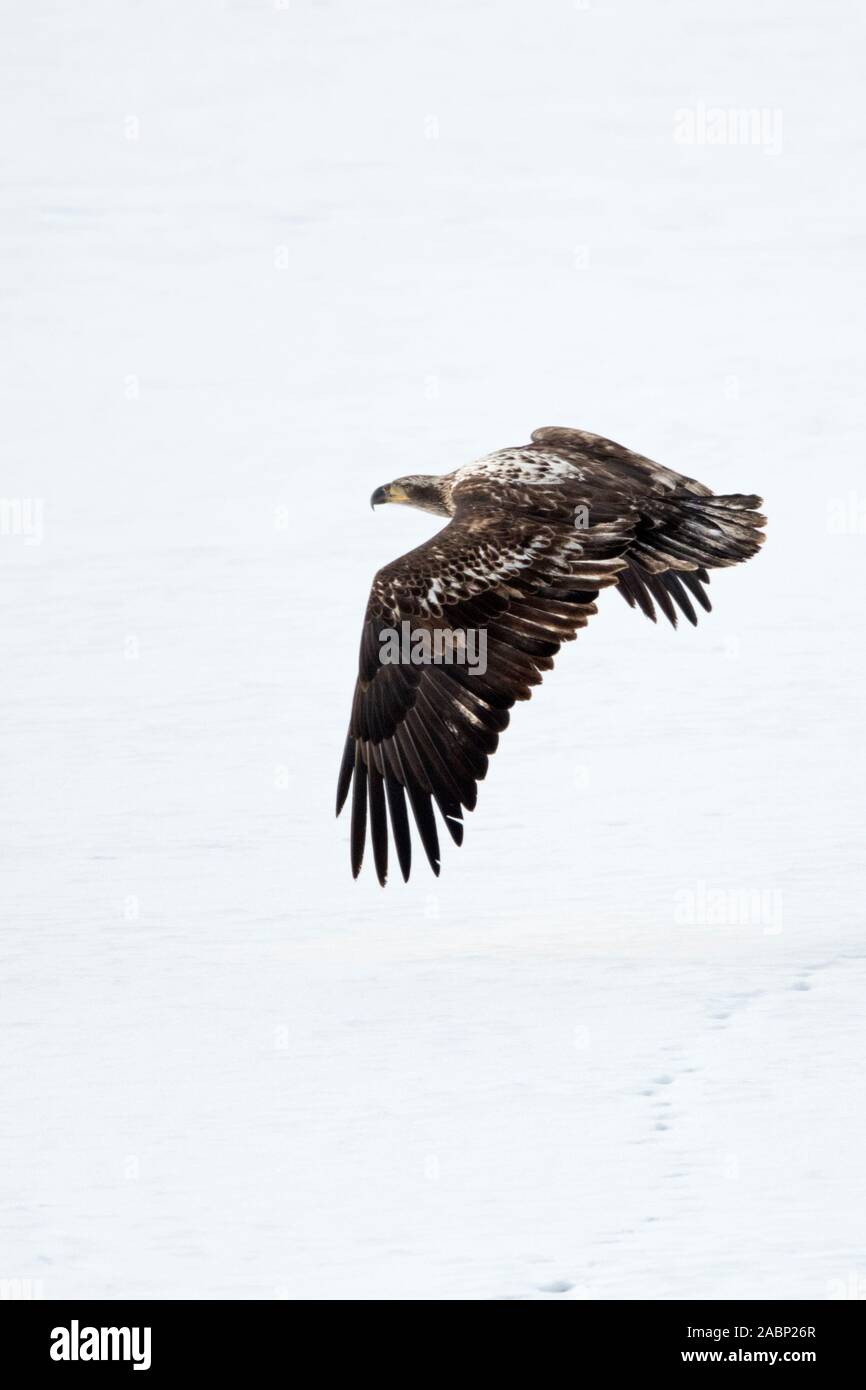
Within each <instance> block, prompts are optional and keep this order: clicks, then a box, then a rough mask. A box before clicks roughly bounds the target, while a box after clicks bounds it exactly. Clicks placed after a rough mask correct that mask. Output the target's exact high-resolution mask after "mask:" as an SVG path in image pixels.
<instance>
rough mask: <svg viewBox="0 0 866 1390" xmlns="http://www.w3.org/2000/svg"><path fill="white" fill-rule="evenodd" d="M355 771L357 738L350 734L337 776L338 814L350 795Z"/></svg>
mask: <svg viewBox="0 0 866 1390" xmlns="http://www.w3.org/2000/svg"><path fill="white" fill-rule="evenodd" d="M354 771H355V740H354V739H353V738H352V735H351V734H349V736H348V738H347V739H346V746H345V748H344V749H343V761H342V762H341V763H340V775H339V777H338V778H337V815H339V814H340V812H341V811H342V809H343V807H344V806H345V804H346V797H347V796H348V795H349V787H350V786H351V785H352V773H353V772H354Z"/></svg>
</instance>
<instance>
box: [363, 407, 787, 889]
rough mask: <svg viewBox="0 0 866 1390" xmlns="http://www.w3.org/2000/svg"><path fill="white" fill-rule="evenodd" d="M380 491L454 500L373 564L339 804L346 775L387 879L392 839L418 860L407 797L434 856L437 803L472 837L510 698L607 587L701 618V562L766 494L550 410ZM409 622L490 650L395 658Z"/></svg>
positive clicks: (747, 523)
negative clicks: (531, 424)
mask: <svg viewBox="0 0 866 1390" xmlns="http://www.w3.org/2000/svg"><path fill="white" fill-rule="evenodd" d="M371 502H372V504H373V505H374V506H375V505H377V504H379V503H381V502H398V503H402V504H404V505H408V506H414V507H418V508H420V509H422V510H424V511H429V512H432V513H433V514H434V515H437V516H442V517H446V518H448V524H447V525H446V526H445V527H443V528H442V529H441V530H440V531H439V532H438V533H437V534H436V535H434V536H433V537H432V538H431V539H430V540H428V541H426V542H425V543H424V544H423V545H420V546H418V547H417V548H416V549H415V550H411V551H409V553H408V554H406V555H403V556H401V557H400V559H398V560H395V561H393V562H392V563H391V564H389V565H385V566H384V567H383V568H382V569H381V570H379V572H378V574H377V575H376V577H375V578H374V580H373V585H372V589H371V592H370V597H369V601H368V604H367V611H366V613H365V616H364V626H363V630H362V634H361V648H360V659H359V672H358V680H357V682H356V686H355V695H354V699H353V702H352V712H351V718H350V721H349V732H348V735H347V739H346V744H345V749H344V754H343V761H342V765H341V768H340V776H339V782H338V788H337V814H338V815H339V813H340V810H341V809H342V807H343V804H344V802H345V801H346V798H347V796H348V794H349V791H350V789H351V791H352V813H351V834H350V841H351V863H352V872H353V874H354V875H355V876H356V877H357V874H358V872H359V871H360V868H361V863H362V860H363V857H364V849H365V844H366V841H367V835H368V830H369V835H370V840H371V842H372V849H373V859H374V864H375V868H376V873H377V876H378V878H379V881H380V883H382V884H384V883H385V881H386V879H387V875H388V854H389V843H390V842H392V841H393V845H394V848H395V850H396V854H397V860H398V863H399V866H400V869H401V872H402V874H403V877H404V879H408V877H409V872H410V868H411V861H412V836H411V830H410V819H409V812H410V811H411V813H412V818H413V820H414V822H415V826H416V830H417V833H418V836H419V838H420V841H421V844H422V846H423V848H424V851H425V853H426V856H427V859H428V861H429V863H430V866H431V868H432V870H433V872H434V873H435V874H438V873H439V868H440V862H441V856H440V848H439V831H438V826H437V821H436V815H435V813H434V809H433V808H434V805H435V807H436V808H437V810H438V812H439V815H440V818H441V820H442V822H443V824H444V826H445V828H446V829H447V831H448V832H449V834H450V836H451V838H452V839H453V840H454V841H455V843H456V844H458V845H459V844H460V843H462V839H463V812H464V810H470V811H471V810H473V809H474V808H475V803H476V798H477V786H478V783H479V782H480V781H481V780H483V778H484V777H485V775H486V773H487V767H488V762H489V759H490V756H491V755H492V754H493V753H494V752H495V751H496V748H497V745H498V742H499V736H500V734H502V733H503V732H504V730H505V729H506V727H507V725H508V720H509V710H510V709H511V707H512V705H513V704H514V703H515V701H517V700H526V699H528V698H529V696H530V695H531V692H532V687H533V686H534V685H538V684H539V682H540V681H541V679H542V675H543V673H544V672H545V671H548V670H550V669H551V668H552V666H553V658H554V656H555V655H556V653H557V652H558V651H559V648H560V646H561V644H562V643H563V642H567V641H571V640H572V639H573V638H574V637H575V636H576V634H577V632H578V631H579V630H580V629H581V628H582V627H585V626H586V624H587V622H588V620H589V618H590V617H591V616H593V614H595V613H596V611H597V608H596V602H595V601H596V599H597V597H598V595H599V593H600V591H601V590H602V589H604V588H610V587H614V586H615V587H617V588H618V589H619V592H620V593H621V594H622V596H623V598H624V599H625V601H626V602H627V603H628V604H629V605H630V606H631V607H633V608H634V607H637V608H639V609H640V610H641V611H642V612H643V613H645V614H646V616H647V617H649V618H651V619H652V621H655V620H656V607H658V608H659V609H660V610H661V612H662V613H663V614H664V615H665V617H666V618H667V619H668V620H669V621H670V622H671V623H672V624H673V625H674V626H676V624H677V615H678V613H679V614H682V615H684V616H685V617H686V618H687V619H688V621H689V622H691V623H696V622H697V615H696V610H695V603H697V604H698V605H699V606H700V607H702V608H704V609H705V610H706V611H707V612H709V610H710V602H709V598H708V597H707V594H706V586H707V584H708V583H709V570H710V569H714V568H719V567H726V566H730V565H735V564H738V563H740V562H741V561H742V560H746V559H748V558H749V557H750V556H752V555H754V554H755V552H756V551H757V550H758V548H759V547H760V545H761V543H762V541H763V539H764V536H763V532H762V530H761V527H763V525H764V524H765V519H764V517H763V516H761V514H760V513H759V512H758V510H757V508H758V507H759V506H760V505H761V500H760V498H758V497H754V496H751V495H749V496H744V495H742V494H728V495H724V496H716V495H714V494H713V493H712V492H711V490H710V489H709V488H708V487H706V486H704V484H702V483H699V482H697V481H695V479H693V478H688V477H685V476H683V475H681V474H679V473H675V472H674V471H673V470H671V469H669V468H664V467H662V465H660V464H657V463H655V462H653V461H652V460H651V459H648V458H644V457H643V456H642V455H640V454H635V453H632V452H631V451H630V450H628V449H626V448H624V447H623V446H622V445H620V444H616V443H614V442H613V441H612V440H609V439H604V438H602V437H601V436H600V435H595V434H589V433H588V432H586V431H583V430H573V429H566V428H562V427H558V426H556V427H554V426H551V427H547V428H545V429H540V430H536V431H535V432H534V434H533V435H532V441H531V443H530V444H528V445H525V446H523V447H520V448H508V449H500V450H498V451H497V452H495V453H492V454H488V455H486V456H485V457H483V458H480V459H477V460H476V461H475V462H474V463H469V464H466V465H464V466H463V467H461V468H457V469H455V470H454V471H453V472H451V473H448V474H445V475H444V476H442V477H429V476H424V475H418V474H410V475H407V476H406V477H403V478H398V479H397V480H396V481H395V482H393V483H389V484H387V485H386V486H385V487H381V488H377V490H376V491H375V492H374V494H373V497H372V498H371ZM401 626H402V627H403V628H404V630H411V632H412V633H413V635H414V636H416V637H418V638H419V643H420V638H423V637H424V636H425V635H426V636H429V637H430V638H431V639H432V638H433V637H439V636H441V634H442V633H443V632H447V633H450V634H454V633H456V634H458V640H457V642H456V643H454V644H451V645H450V646H449V647H448V650H449V651H451V652H452V655H453V652H454V651H456V652H457V653H458V657H459V655H460V653H461V652H465V649H466V648H467V645H468V644H467V642H466V641H465V634H467V633H470V632H471V634H472V636H473V637H474V638H478V637H482V636H483V645H484V650H485V660H484V664H483V668H482V666H481V665H480V664H479V665H477V666H475V667H470V666H467V665H466V664H465V663H463V662H462V661H461V660H459V659H457V660H454V659H452V660H449V661H448V662H438V663H428V664H424V663H419V662H418V661H417V660H416V659H415V658H414V657H413V656H410V655H409V654H408V651H409V649H408V648H407V647H406V646H405V644H404V656H403V657H402V658H401V659H400V660H392V659H389V660H385V659H384V658H383V651H384V646H383V638H384V635H385V634H390V633H392V632H394V631H395V630H396V629H399V628H401ZM459 634H463V635H464V638H463V640H462V646H461V640H460V639H459ZM419 643H416V644H415V646H414V647H413V648H412V650H413V651H415V650H417V649H418V645H419ZM421 645H423V644H421ZM440 648H441V643H439V644H438V645H437V648H436V649H437V650H439V649H440ZM389 828H390V833H389Z"/></svg>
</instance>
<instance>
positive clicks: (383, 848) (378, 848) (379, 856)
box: [367, 763, 388, 888]
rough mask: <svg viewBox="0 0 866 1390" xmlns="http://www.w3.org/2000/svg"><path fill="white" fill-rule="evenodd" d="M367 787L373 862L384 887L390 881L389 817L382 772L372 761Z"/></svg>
mask: <svg viewBox="0 0 866 1390" xmlns="http://www.w3.org/2000/svg"><path fill="white" fill-rule="evenodd" d="M367 788H368V791H369V794H370V839H371V840H372V842H373V862H374V864H375V865H376V877H377V878H378V880H379V883H380V884H381V886H382V887H383V888H384V887H385V884H386V883H387V881H388V818H387V815H386V813H385V789H384V786H383V784H382V774H381V772H380V771H379V769H378V768H377V767H375V766H374V765H373V764H372V763H371V765H370V768H369V774H368V782H367Z"/></svg>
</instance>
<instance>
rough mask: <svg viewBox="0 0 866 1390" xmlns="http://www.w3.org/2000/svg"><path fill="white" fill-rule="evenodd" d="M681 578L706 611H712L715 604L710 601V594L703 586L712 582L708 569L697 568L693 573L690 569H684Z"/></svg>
mask: <svg viewBox="0 0 866 1390" xmlns="http://www.w3.org/2000/svg"><path fill="white" fill-rule="evenodd" d="M680 579H681V580H682V582H683V584H685V586H686V588H687V589H688V590H689V591H690V592H691V594H692V596H693V597H694V598H696V599H697V601H698V603H699V604H700V605H701V607H702V608H703V610H704V612H705V613H712V611H713V605H712V604H711V603H710V599H709V595H708V594H705V593H704V587H703V586H704V585H705V584H709V582H710V576H709V575H708V574H707V572H706V570H695V571H694V572H693V573H692V572H691V571H689V570H683V571H682V573H681V574H680Z"/></svg>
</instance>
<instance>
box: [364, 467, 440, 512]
mask: <svg viewBox="0 0 866 1390" xmlns="http://www.w3.org/2000/svg"><path fill="white" fill-rule="evenodd" d="M383 502H402V503H403V505H404V506H407V507H419V508H420V510H421V511H422V512H435V513H436V515H437V516H451V515H452V511H453V508H452V507H451V496H450V488H449V487H448V486H447V482H446V480H445V478H437V477H434V476H432V475H427V474H423V473H410V474H409V475H408V476H407V477H405V478H395V479H394V481H393V483H385V485H384V487H377V488H376V491H375V492H374V493H373V496H372V497H371V498H370V506H371V507H378V506H381V504H382V503H383Z"/></svg>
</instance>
